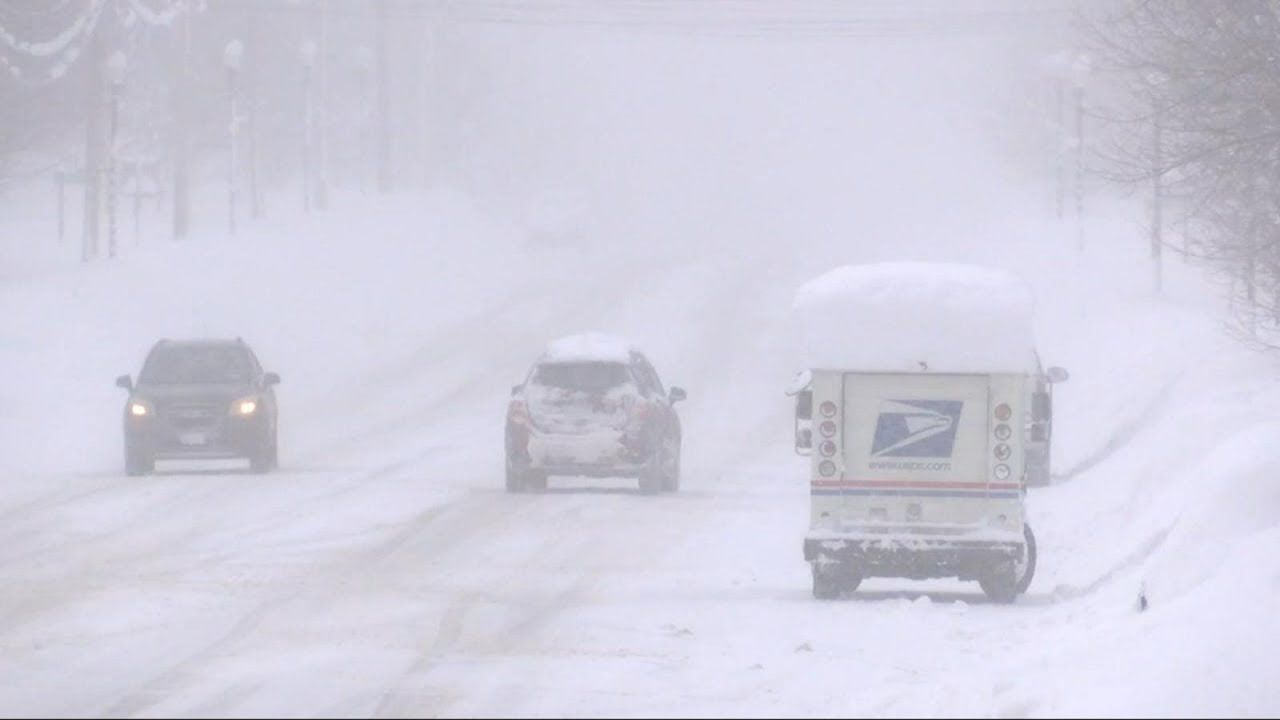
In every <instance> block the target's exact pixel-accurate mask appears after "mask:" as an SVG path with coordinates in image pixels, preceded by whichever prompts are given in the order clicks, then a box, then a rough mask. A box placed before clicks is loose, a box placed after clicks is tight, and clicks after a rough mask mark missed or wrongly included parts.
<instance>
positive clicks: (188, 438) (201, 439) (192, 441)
mask: <svg viewBox="0 0 1280 720" xmlns="http://www.w3.org/2000/svg"><path fill="white" fill-rule="evenodd" d="M178 441H179V442H181V443H182V444H183V445H204V444H205V443H206V442H208V438H207V437H206V436H205V434H204V433H199V432H193V433H183V434H181V435H179V436H178Z"/></svg>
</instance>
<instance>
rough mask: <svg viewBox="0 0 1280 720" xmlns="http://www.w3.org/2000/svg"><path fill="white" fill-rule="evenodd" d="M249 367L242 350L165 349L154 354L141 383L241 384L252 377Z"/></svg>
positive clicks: (145, 365)
mask: <svg viewBox="0 0 1280 720" xmlns="http://www.w3.org/2000/svg"><path fill="white" fill-rule="evenodd" d="M250 367H251V366H250V363H249V358H248V356H247V355H246V354H245V352H244V351H243V350H241V349H239V348H233V347H226V348H222V347H208V348H165V349H162V350H156V351H155V352H153V353H151V356H150V357H148V358H147V362H146V363H145V364H144V365H143V366H142V373H141V374H140V375H139V377H138V380H139V382H142V383H147V384H151V385H205V384H227V385H231V384H240V383H247V382H249V380H250V378H251V377H252V372H251V370H250Z"/></svg>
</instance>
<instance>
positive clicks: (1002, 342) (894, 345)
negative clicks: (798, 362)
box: [792, 263, 1036, 372]
mask: <svg viewBox="0 0 1280 720" xmlns="http://www.w3.org/2000/svg"><path fill="white" fill-rule="evenodd" d="M792 309H793V311H794V315H795V319H796V323H797V326H798V329H799V332H800V336H801V344H802V346H803V350H802V352H803V360H804V363H805V366H806V367H809V368H815V369H816V368H828V369H834V368H857V369H859V370H871V371H884V372H917V371H920V370H929V371H934V372H1031V371H1034V370H1035V367H1036V364H1035V340H1034V332H1033V330H1032V314H1033V309H1034V299H1033V297H1032V294H1031V291H1030V289H1029V288H1028V287H1027V285H1026V284H1025V283H1022V282H1021V281H1019V280H1018V279H1017V278H1015V277H1013V276H1012V275H1010V274H1008V273H1005V272H1003V271H999V270H994V269H989V268H984V267H977V266H972V265H959V264H949V263H879V264H872V265H847V266H844V267H840V268H836V269H835V270H832V271H830V272H828V273H826V274H824V275H821V276H819V277H817V278H815V279H814V280H812V281H810V282H808V283H807V284H805V285H804V286H803V287H801V288H800V290H799V291H798V292H797V293H796V297H795V302H794V303H793V306H792Z"/></svg>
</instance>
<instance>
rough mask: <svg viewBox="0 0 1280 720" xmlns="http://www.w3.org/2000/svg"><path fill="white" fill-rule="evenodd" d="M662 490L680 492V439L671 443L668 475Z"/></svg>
mask: <svg viewBox="0 0 1280 720" xmlns="http://www.w3.org/2000/svg"><path fill="white" fill-rule="evenodd" d="M662 489H663V490H666V491H667V492H679V491H680V440H679V439H678V438H677V439H674V440H672V441H670V446H669V447H668V450H667V462H666V473H665V476H664V477H663V487H662Z"/></svg>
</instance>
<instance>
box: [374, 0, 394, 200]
mask: <svg viewBox="0 0 1280 720" xmlns="http://www.w3.org/2000/svg"><path fill="white" fill-rule="evenodd" d="M375 7H376V13H377V15H376V17H375V30H374V53H375V55H376V59H375V61H374V66H375V69H374V73H375V76H376V80H375V82H376V83H377V86H378V90H377V92H378V111H377V115H378V119H377V123H378V131H377V132H378V140H377V142H378V149H377V153H378V192H380V193H382V194H384V195H385V194H387V193H389V192H391V87H390V80H389V78H388V74H389V68H388V62H389V60H388V53H389V49H388V47H387V45H388V42H387V3H386V2H379V3H375Z"/></svg>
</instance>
